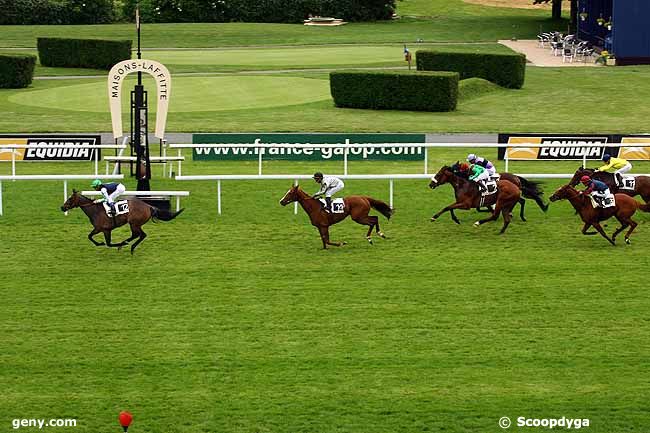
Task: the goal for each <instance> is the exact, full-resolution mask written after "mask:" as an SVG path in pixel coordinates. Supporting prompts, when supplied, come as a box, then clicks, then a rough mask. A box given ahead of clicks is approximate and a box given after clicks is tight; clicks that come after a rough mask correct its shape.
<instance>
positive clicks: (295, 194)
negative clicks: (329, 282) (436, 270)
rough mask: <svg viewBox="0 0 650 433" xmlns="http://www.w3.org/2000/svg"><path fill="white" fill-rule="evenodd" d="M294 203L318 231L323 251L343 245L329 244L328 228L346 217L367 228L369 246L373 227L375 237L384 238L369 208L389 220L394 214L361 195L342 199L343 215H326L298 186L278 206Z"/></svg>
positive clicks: (316, 202)
mask: <svg viewBox="0 0 650 433" xmlns="http://www.w3.org/2000/svg"><path fill="white" fill-rule="evenodd" d="M294 201H297V202H298V203H300V206H302V208H303V209H304V210H305V212H306V213H307V215H309V220H310V221H311V225H313V226H314V227H316V228H317V229H318V232H319V233H320V237H321V240H322V241H323V248H324V249H326V248H327V246H328V245H334V246H337V247H340V246H342V245H345V242H330V235H329V226H331V225H334V224H336V223H338V222H341V221H343V220H344V219H345V218H347V216H348V215H350V216H351V217H352V219H353V220H354V221H355V222H357V223H358V224H361V225H367V226H369V228H368V233H367V234H366V239H367V240H368V242H369V243H370V244H372V229H373V227H374V228H375V229H376V231H377V235H378V236H379V237H380V238H386V236H385V235H384V234H383V233H382V232H381V230H380V229H379V217H377V216H370V215H368V213H369V212H370V208H373V209H376V210H378V211H379V212H381V214H382V215H383V216H385V217H386V218H387V219H390V217H391V216H392V215H393V212H394V210H393V209H391V207H390V206H389V205H388V204H387V203H384V202H383V201H381V200H375V199H374V198H372V197H367V196H363V195H351V196H348V197H345V198H344V199H343V202H344V204H345V207H344V212H343V213H328V212H326V211H325V209H323V205H322V203H321V202H320V201H319V200H316V199H315V198H312V197H311V196H310V195H309V194H307V193H306V192H305V191H303V190H302V189H300V187H299V186H298V185H296V186H293V187H291V188H290V189H289V191H287V193H286V194H285V195H284V197H282V199H281V200H280V204H281V205H282V206H286V205H288V204H289V203H292V202H294Z"/></svg>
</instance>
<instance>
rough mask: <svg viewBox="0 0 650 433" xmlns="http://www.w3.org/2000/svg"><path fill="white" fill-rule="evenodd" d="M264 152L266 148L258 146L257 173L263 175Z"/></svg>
mask: <svg viewBox="0 0 650 433" xmlns="http://www.w3.org/2000/svg"><path fill="white" fill-rule="evenodd" d="M262 152H264V149H262V148H261V147H258V148H257V174H258V175H260V176H261V175H262Z"/></svg>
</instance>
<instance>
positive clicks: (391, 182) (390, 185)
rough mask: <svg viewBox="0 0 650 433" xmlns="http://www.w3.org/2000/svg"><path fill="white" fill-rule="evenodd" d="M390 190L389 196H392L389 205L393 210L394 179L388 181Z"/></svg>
mask: <svg viewBox="0 0 650 433" xmlns="http://www.w3.org/2000/svg"><path fill="white" fill-rule="evenodd" d="M388 190H389V193H388V194H389V196H390V201H389V203H388V204H389V205H390V207H391V208H392V207H393V179H390V180H389V181H388Z"/></svg>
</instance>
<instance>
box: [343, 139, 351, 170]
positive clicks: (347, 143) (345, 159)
mask: <svg viewBox="0 0 650 433" xmlns="http://www.w3.org/2000/svg"><path fill="white" fill-rule="evenodd" d="M349 150H350V139H349V138H346V139H345V149H343V174H344V175H346V176H347V175H348V151H349Z"/></svg>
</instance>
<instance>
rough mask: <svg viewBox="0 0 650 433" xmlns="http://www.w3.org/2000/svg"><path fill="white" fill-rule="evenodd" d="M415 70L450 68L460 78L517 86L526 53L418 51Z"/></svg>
mask: <svg viewBox="0 0 650 433" xmlns="http://www.w3.org/2000/svg"><path fill="white" fill-rule="evenodd" d="M415 61H416V64H417V69H418V70H419V71H453V72H458V73H459V74H460V79H461V80H464V79H465V78H473V77H477V78H483V79H485V80H488V81H492V82H493V83H495V84H498V85H499V86H502V87H507V88H510V89H521V87H522V86H523V85H524V77H525V74H526V56H524V55H523V54H519V53H512V54H501V53H499V54H488V53H461V52H444V51H435V50H418V51H416V53H415Z"/></svg>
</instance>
